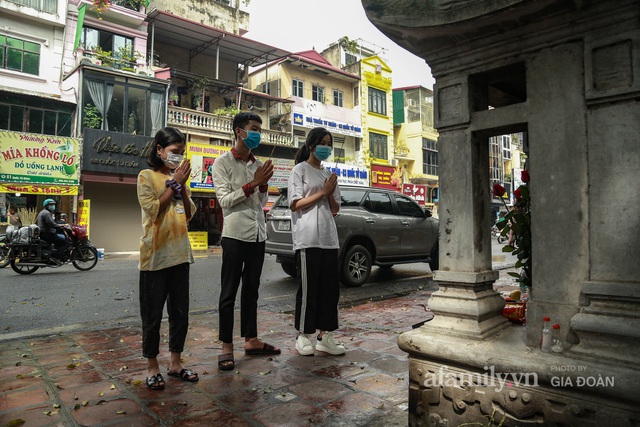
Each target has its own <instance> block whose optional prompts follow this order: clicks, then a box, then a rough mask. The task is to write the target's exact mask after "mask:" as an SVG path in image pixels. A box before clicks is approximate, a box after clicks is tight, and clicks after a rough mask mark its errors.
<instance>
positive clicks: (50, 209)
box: [47, 205, 56, 212]
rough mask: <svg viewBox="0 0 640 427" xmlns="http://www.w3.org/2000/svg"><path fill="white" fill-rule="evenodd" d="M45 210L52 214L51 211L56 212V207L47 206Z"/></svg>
mask: <svg viewBox="0 0 640 427" xmlns="http://www.w3.org/2000/svg"><path fill="white" fill-rule="evenodd" d="M47 210H48V211H49V212H53V211H55V210H56V205H47Z"/></svg>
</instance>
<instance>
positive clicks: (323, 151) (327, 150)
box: [313, 145, 331, 161]
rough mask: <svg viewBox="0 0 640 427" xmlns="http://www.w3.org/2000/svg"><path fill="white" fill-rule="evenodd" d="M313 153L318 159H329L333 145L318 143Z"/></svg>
mask: <svg viewBox="0 0 640 427" xmlns="http://www.w3.org/2000/svg"><path fill="white" fill-rule="evenodd" d="M313 154H314V155H315V156H316V159H318V160H321V161H322V160H327V159H328V158H329V156H330V155H331V147H329V146H328V145H316V151H314V152H313Z"/></svg>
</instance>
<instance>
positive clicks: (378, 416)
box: [0, 283, 508, 426]
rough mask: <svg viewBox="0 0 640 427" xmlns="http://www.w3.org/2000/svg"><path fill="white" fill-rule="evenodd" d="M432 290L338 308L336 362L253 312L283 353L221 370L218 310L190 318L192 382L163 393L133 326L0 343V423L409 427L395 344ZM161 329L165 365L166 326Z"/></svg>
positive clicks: (283, 321)
mask: <svg viewBox="0 0 640 427" xmlns="http://www.w3.org/2000/svg"><path fill="white" fill-rule="evenodd" d="M506 285H508V283H507V284H506ZM432 291H433V289H428V290H422V291H419V292H416V293H414V294H411V295H408V296H403V297H397V298H393V299H389V300H384V301H375V302H369V303H366V304H362V305H359V306H355V307H349V308H345V309H341V310H340V321H341V329H340V330H339V333H337V334H336V336H337V338H338V340H339V341H343V342H344V344H345V346H346V348H347V354H346V355H344V356H330V355H327V354H323V353H316V355H315V356H310V357H302V356H299V355H298V354H297V353H296V352H295V350H294V348H293V345H294V338H295V330H294V328H293V316H292V315H290V314H284V313H273V312H267V311H261V312H259V331H261V335H260V337H261V338H262V339H263V340H265V341H267V342H269V343H271V344H274V345H276V346H278V347H280V348H282V354H281V355H278V356H273V357H258V356H245V355H244V353H243V352H242V351H236V353H235V357H236V369H235V370H234V371H228V372H221V371H218V369H217V364H216V358H217V355H218V354H219V352H220V343H219V342H217V323H218V319H217V313H204V314H197V315H192V316H191V325H190V330H189V334H188V336H187V344H186V349H185V352H184V353H183V359H184V364H185V366H188V367H190V368H193V369H194V370H195V371H196V372H198V373H199V374H200V381H199V382H198V383H195V384H193V383H186V382H182V381H180V380H179V379H177V378H174V377H169V376H166V375H165V380H166V382H167V386H166V389H165V390H163V391H152V390H149V389H148V388H147V387H146V386H145V383H144V379H145V377H146V360H144V359H142V358H141V357H140V347H141V336H140V329H139V327H118V328H113V329H104V330H88V331H80V332H75V333H67V334H64V335H52V336H47V337H37V338H31V339H22V340H13V341H4V342H0V366H1V370H0V426H19V425H23V426H75V425H82V426H89V425H91V426H96V425H100V426H107V425H108V426H146V425H149V426H152V425H166V426H365V425H366V426H403V425H407V392H408V378H407V367H408V364H407V356H406V354H405V353H403V352H402V351H401V350H400V349H399V348H398V347H397V345H396V339H397V336H398V334H399V333H400V332H402V331H406V330H410V329H411V328H412V325H414V324H416V323H418V322H421V321H423V320H425V319H427V318H429V317H430V316H431V313H430V312H428V311H427V310H426V308H425V307H426V303H427V300H428V298H429V296H430V293H431V292H432ZM238 324H239V323H238ZM162 332H163V334H164V342H163V343H162V344H161V356H160V358H159V359H160V362H161V365H162V366H165V367H166V366H167V365H168V360H169V357H168V349H167V343H166V338H167V336H166V334H167V324H166V323H165V324H163V329H162ZM236 345H237V348H240V349H241V341H240V339H239V338H236ZM21 420H22V421H24V422H22V421H21Z"/></svg>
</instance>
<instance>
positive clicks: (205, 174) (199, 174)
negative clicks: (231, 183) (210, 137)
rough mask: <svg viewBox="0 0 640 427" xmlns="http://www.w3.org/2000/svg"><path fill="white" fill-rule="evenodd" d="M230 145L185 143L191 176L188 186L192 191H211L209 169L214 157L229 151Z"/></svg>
mask: <svg viewBox="0 0 640 427" xmlns="http://www.w3.org/2000/svg"><path fill="white" fill-rule="evenodd" d="M230 150H231V148H230V147H220V146H218V145H209V144H193V143H191V142H189V143H187V151H186V153H185V154H186V156H187V158H188V159H190V160H191V176H190V177H189V181H188V183H189V188H190V189H191V190H192V191H202V192H208V193H213V192H214V191H215V190H214V189H213V180H212V176H211V170H212V168H213V162H214V161H215V159H216V157H219V156H221V155H222V154H224V153H226V152H227V151H230Z"/></svg>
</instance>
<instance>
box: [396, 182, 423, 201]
mask: <svg viewBox="0 0 640 427" xmlns="http://www.w3.org/2000/svg"><path fill="white" fill-rule="evenodd" d="M402 194H404V195H406V196H409V197H411V198H412V199H413V200H415V201H416V202H417V203H418V204H419V205H420V206H424V205H425V202H426V201H427V186H426V185H422V184H402Z"/></svg>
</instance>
